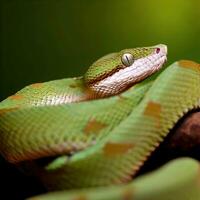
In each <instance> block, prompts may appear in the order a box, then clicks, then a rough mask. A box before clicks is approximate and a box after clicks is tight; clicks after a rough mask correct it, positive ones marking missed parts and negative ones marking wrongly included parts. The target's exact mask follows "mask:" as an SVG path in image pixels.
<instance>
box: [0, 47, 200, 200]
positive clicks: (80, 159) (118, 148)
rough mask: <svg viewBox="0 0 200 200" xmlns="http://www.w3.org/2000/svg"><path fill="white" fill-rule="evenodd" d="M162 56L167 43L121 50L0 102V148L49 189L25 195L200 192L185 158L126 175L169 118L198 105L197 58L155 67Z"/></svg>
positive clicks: (71, 198)
mask: <svg viewBox="0 0 200 200" xmlns="http://www.w3.org/2000/svg"><path fill="white" fill-rule="evenodd" d="M166 58H167V47H166V45H156V46H152V47H141V48H132V49H125V50H122V51H120V52H116V53H111V54H108V55H106V56H104V57H102V58H100V59H99V60H97V61H96V62H94V63H93V64H92V65H91V66H90V67H89V69H88V70H87V72H86V73H85V74H84V76H82V77H77V78H67V79H61V80H54V81H50V82H45V83H36V84H32V85H29V86H27V87H25V88H24V89H22V90H20V91H19V92H17V93H16V94H14V95H12V96H10V97H8V98H7V99H5V100H4V101H2V102H1V103H0V152H1V154H2V156H3V157H4V158H5V159H6V160H7V161H9V162H11V163H13V164H17V165H21V166H25V168H28V169H29V170H31V171H32V172H31V173H33V174H34V175H35V176H37V177H38V178H39V179H40V180H41V181H42V182H43V184H44V185H45V186H46V188H48V189H49V191H51V192H50V193H47V194H43V195H39V196H36V197H31V198H30V199H32V200H46V199H47V200H51V199H52V200H53V199H56V200H62V199H63V200H161V199H162V200H177V199H182V200H198V199H200V170H199V169H200V168H199V163H198V161H197V160H195V159H192V158H177V159H175V160H173V161H170V162H169V163H167V164H166V165H164V166H162V167H161V168H159V169H157V170H155V171H153V172H150V173H147V174H145V175H141V176H139V177H136V178H134V175H135V174H136V173H137V172H138V170H139V169H140V168H141V167H142V166H143V165H145V163H146V161H147V160H148V158H149V157H150V155H151V154H152V152H154V150H155V149H157V148H158V146H159V145H160V144H161V143H162V141H164V140H165V138H166V136H167V135H168V133H169V132H170V130H171V129H172V128H173V127H174V126H175V124H176V123H177V122H178V120H179V119H180V118H182V117H183V116H184V115H185V114H186V113H187V112H189V111H191V110H193V109H197V108H199V107H200V65H199V64H198V63H195V62H193V61H188V60H181V61H178V62H175V63H173V64H172V65H170V66H168V67H163V66H164V63H165V61H166ZM42 160H43V162H42ZM44 160H45V161H44Z"/></svg>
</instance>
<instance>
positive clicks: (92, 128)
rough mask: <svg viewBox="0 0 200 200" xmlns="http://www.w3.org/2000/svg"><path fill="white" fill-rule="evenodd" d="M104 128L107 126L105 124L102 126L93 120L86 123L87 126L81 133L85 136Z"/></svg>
mask: <svg viewBox="0 0 200 200" xmlns="http://www.w3.org/2000/svg"><path fill="white" fill-rule="evenodd" d="M106 126H107V125H106V124H104V123H102V122H98V121H97V120H95V119H92V120H90V121H89V122H88V123H87V125H86V126H85V128H84V130H83V131H84V133H86V134H91V133H98V132H99V131H101V130H102V129H103V128H105V127H106Z"/></svg>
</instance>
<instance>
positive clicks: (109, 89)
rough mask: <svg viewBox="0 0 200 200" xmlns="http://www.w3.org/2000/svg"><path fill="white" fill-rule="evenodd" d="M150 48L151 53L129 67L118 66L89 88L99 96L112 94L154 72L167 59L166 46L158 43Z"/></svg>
mask: <svg viewBox="0 0 200 200" xmlns="http://www.w3.org/2000/svg"><path fill="white" fill-rule="evenodd" d="M152 48H153V49H154V51H153V52H152V53H151V54H149V55H147V56H145V57H141V58H139V59H137V60H135V62H134V63H133V64H132V65H130V66H129V67H118V68H117V70H116V71H115V72H114V73H112V74H110V75H108V76H107V77H104V79H102V80H100V81H97V82H94V83H93V84H92V85H90V89H91V90H92V91H93V92H94V93H96V94H97V96H99V97H107V96H113V95H116V94H119V93H121V92H123V91H124V90H126V89H127V88H129V87H131V86H133V85H135V84H136V83H138V82H141V81H143V80H144V79H146V78H148V77H149V76H151V75H152V74H154V73H156V72H157V71H159V70H160V69H161V68H162V67H163V65H164V64H165V62H166V61H167V46H166V45H163V44H160V45H156V46H154V47H152ZM158 49H159V51H158Z"/></svg>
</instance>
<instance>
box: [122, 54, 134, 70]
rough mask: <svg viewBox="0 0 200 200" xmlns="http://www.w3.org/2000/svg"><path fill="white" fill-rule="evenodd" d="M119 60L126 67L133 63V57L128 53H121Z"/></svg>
mask: <svg viewBox="0 0 200 200" xmlns="http://www.w3.org/2000/svg"><path fill="white" fill-rule="evenodd" d="M121 60H122V63H123V64H124V65H125V66H126V67H129V66H131V65H132V64H133V63H134V57H133V55H132V54H130V53H125V54H123V55H122V58H121Z"/></svg>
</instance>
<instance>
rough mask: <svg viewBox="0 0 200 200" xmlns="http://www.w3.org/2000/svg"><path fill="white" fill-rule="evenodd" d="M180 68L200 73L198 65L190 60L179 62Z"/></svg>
mask: <svg viewBox="0 0 200 200" xmlns="http://www.w3.org/2000/svg"><path fill="white" fill-rule="evenodd" d="M178 64H179V66H180V67H184V68H190V69H193V70H195V71H199V72H200V64H199V63H196V62H194V61H191V60H180V61H179V62H178Z"/></svg>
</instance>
